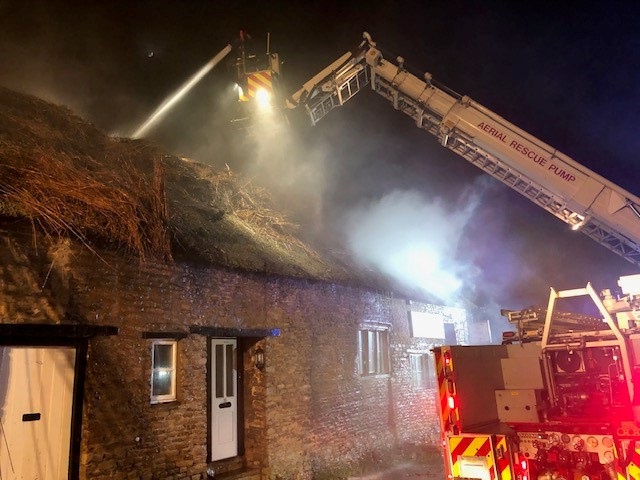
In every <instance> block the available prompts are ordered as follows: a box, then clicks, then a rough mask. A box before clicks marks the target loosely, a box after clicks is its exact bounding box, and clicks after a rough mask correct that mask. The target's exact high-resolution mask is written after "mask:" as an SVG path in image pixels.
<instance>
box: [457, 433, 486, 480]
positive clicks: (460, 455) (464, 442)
mask: <svg viewBox="0 0 640 480" xmlns="http://www.w3.org/2000/svg"><path fill="white" fill-rule="evenodd" d="M449 451H450V452H451V454H450V455H451V463H452V466H451V467H452V468H451V472H452V474H453V476H454V478H455V477H461V476H462V473H463V472H462V463H463V461H464V458H465V457H466V458H468V457H481V458H483V459H484V460H485V462H486V466H487V470H488V471H489V476H490V478H491V480H495V479H496V469H495V459H494V455H493V451H492V446H491V437H489V436H486V435H478V436H474V435H464V436H462V435H461V436H457V435H455V436H451V437H449Z"/></svg>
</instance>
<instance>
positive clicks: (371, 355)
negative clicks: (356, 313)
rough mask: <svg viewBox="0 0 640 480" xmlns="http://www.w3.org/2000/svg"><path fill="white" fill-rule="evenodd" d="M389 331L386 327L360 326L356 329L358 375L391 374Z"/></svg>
mask: <svg viewBox="0 0 640 480" xmlns="http://www.w3.org/2000/svg"><path fill="white" fill-rule="evenodd" d="M390 330H391V329H390V328H389V326H387V325H384V326H378V325H361V326H360V328H359V329H358V373H359V374H360V375H361V376H362V377H374V376H380V375H390V374H391V332H390ZM372 340H373V341H372ZM365 353H366V356H365ZM372 360H373V361H372ZM372 364H373V368H371V366H372Z"/></svg>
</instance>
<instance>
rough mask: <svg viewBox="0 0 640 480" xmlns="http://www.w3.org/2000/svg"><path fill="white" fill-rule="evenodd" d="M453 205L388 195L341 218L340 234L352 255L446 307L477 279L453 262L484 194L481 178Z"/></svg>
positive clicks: (469, 267)
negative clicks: (342, 223) (341, 232)
mask: <svg viewBox="0 0 640 480" xmlns="http://www.w3.org/2000/svg"><path fill="white" fill-rule="evenodd" d="M474 185H475V186H474V187H473V188H472V189H471V190H469V191H467V192H465V194H463V195H462V197H461V198H460V200H459V201H458V204H457V205H456V206H447V205H446V204H445V203H444V201H442V200H441V199H435V200H431V199H428V198H426V196H425V195H423V194H421V193H420V192H417V191H398V190H396V191H393V192H391V193H389V194H387V195H384V196H383V197H382V198H380V199H379V200H377V201H374V202H371V203H369V204H367V205H363V206H359V207H357V208H355V209H353V210H352V211H350V212H349V213H348V214H347V215H346V222H345V227H346V236H347V241H348V243H349V246H350V248H351V250H352V252H353V253H354V255H356V257H357V258H358V259H359V260H360V261H361V262H363V263H365V264H366V265H368V266H370V267H373V268H376V269H378V270H379V271H381V272H383V273H386V274H388V275H391V276H392V277H393V278H395V279H396V280H398V281H399V282H401V283H403V284H404V285H406V286H408V287H410V288H414V289H420V290H422V291H424V292H425V293H427V294H429V295H431V296H435V297H437V298H439V299H441V300H442V301H444V302H447V303H448V304H455V303H457V302H458V301H459V300H460V296H461V289H462V288H463V286H464V285H465V283H466V282H467V281H468V279H469V278H470V277H474V276H476V275H477V272H478V269H477V267H475V266H474V265H473V264H470V263H468V262H464V261H460V260H457V258H458V257H459V255H457V250H458V247H459V243H460V240H461V238H462V236H463V235H464V232H465V227H466V226H467V224H468V223H469V222H470V220H471V219H472V218H473V216H474V213H475V211H476V208H477V206H478V204H479V202H480V200H481V197H482V194H483V192H484V191H485V190H486V188H487V187H486V186H487V182H486V181H484V179H483V178H482V177H481V178H480V179H479V181H477V182H476V183H475V184H474Z"/></svg>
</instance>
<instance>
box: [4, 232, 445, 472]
mask: <svg viewBox="0 0 640 480" xmlns="http://www.w3.org/2000/svg"><path fill="white" fill-rule="evenodd" d="M0 241H1V242H2V245H3V249H2V253H1V255H2V264H1V265H0V322H3V323H7V322H9V323H18V322H34V321H35V322H52V323H55V322H57V321H60V320H61V319H63V318H64V319H66V321H69V320H73V321H77V322H84V323H89V324H98V325H114V326H117V327H118V328H119V334H118V335H117V336H113V337H102V338H100V337H97V338H95V339H93V340H91V342H90V344H89V359H88V365H87V375H86V388H85V406H84V418H83V432H82V446H81V452H82V453H81V459H80V465H81V478H91V479H102V478H143V479H152V478H176V479H178V478H205V472H206V468H207V459H208V458H207V428H208V416H207V339H206V337H205V336H202V335H199V334H193V333H190V330H189V328H190V327H191V326H194V325H200V326H218V327H227V328H236V329H267V328H278V329H280V335H279V336H276V337H268V338H265V339H262V340H260V345H262V346H263V347H264V348H265V351H266V368H265V370H264V371H258V370H256V369H255V368H254V367H253V364H252V362H251V353H252V351H253V350H252V349H253V345H252V344H250V343H247V344H242V345H241V347H242V348H241V350H242V364H243V365H244V372H243V379H242V382H243V385H244V395H245V402H244V415H245V418H244V430H245V435H244V445H245V458H246V461H247V463H248V464H249V465H250V466H253V467H256V468H259V469H260V470H261V471H262V477H263V478H264V479H269V480H275V479H280V480H288V479H312V478H314V477H318V478H319V477H321V476H322V475H326V474H327V472H331V471H337V470H339V469H345V468H350V467H351V466H353V465H355V464H357V463H361V462H363V461H365V460H367V459H371V458H376V456H380V455H383V454H384V453H385V452H387V451H388V450H389V449H391V448H393V447H399V446H404V445H407V444H423V445H424V444H429V445H437V443H438V433H437V431H438V420H437V417H436V414H435V403H434V398H435V389H425V390H416V389H414V388H412V387H411V372H410V368H409V354H408V350H410V349H418V350H420V351H427V350H428V348H429V347H430V346H432V344H431V343H429V342H425V341H424V340H423V341H421V342H420V341H418V340H417V339H412V338H410V333H409V325H408V320H407V319H408V310H409V308H410V307H409V305H408V303H407V302H406V301H405V300H404V299H401V298H395V297H394V296H393V295H390V294H386V293H376V292H370V291H367V290H364V289H361V288H356V287H353V286H340V285H333V284H328V283H323V282H314V281H308V280H301V279H290V278H274V277H266V276H261V275H254V274H246V273H238V272H232V271H226V270H221V269H215V268H206V267H203V266H196V265H190V264H180V263H175V264H159V263H153V262H146V263H138V262H137V261H131V260H125V259H122V258H121V257H120V256H118V255H116V254H114V253H112V252H106V251H99V252H98V253H99V256H98V255H96V253H95V252H91V251H89V250H88V249H87V248H86V247H84V246H82V245H80V244H77V243H75V242H69V241H66V240H62V241H58V240H55V241H53V240H47V239H44V238H38V240H37V241H34V239H33V238H32V237H31V234H30V233H29V232H24V233H20V234H19V233H16V232H13V231H8V230H4V231H0ZM22 278H27V279H29V281H28V282H22V281H20V282H19V281H18V279H22ZM431 308H433V309H435V310H436V311H437V310H438V309H440V308H442V307H433V306H432V307H431ZM36 310H37V311H36ZM42 312H44V313H42ZM47 312H48V313H47ZM368 322H375V323H377V324H380V323H382V324H387V325H389V328H390V332H391V355H392V358H391V374H390V375H379V376H372V377H362V376H360V375H359V373H358V368H357V365H358V363H357V355H358V352H357V333H358V329H359V327H360V326H361V325H363V324H367V323H368ZM149 331H154V332H161V331H162V332H183V333H184V334H185V335H186V336H185V338H183V339H181V340H179V342H178V349H179V352H178V401H177V402H173V403H169V404H160V405H152V404H150V402H149V388H150V387H149V378H150V369H151V358H150V357H151V355H150V353H151V341H150V340H149V339H147V338H144V336H143V333H144V332H149Z"/></svg>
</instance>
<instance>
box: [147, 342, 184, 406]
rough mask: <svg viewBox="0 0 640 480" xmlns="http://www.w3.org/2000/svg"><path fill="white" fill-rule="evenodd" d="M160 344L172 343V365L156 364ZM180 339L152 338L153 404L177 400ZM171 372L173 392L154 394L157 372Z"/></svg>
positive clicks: (151, 399)
mask: <svg viewBox="0 0 640 480" xmlns="http://www.w3.org/2000/svg"><path fill="white" fill-rule="evenodd" d="M159 345H171V347H172V352H171V367H169V368H167V367H157V368H156V366H155V351H156V347H157V346H159ZM177 367H178V341H177V340H174V339H170V338H155V339H152V340H151V376H150V379H149V387H150V388H149V398H150V402H151V403H152V404H158V403H169V402H175V401H176V400H177V399H178V398H177V394H176V392H177V370H178V368H177ZM161 371H165V372H169V375H170V377H171V392H170V393H168V394H160V395H154V383H153V377H154V373H156V372H161Z"/></svg>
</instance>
